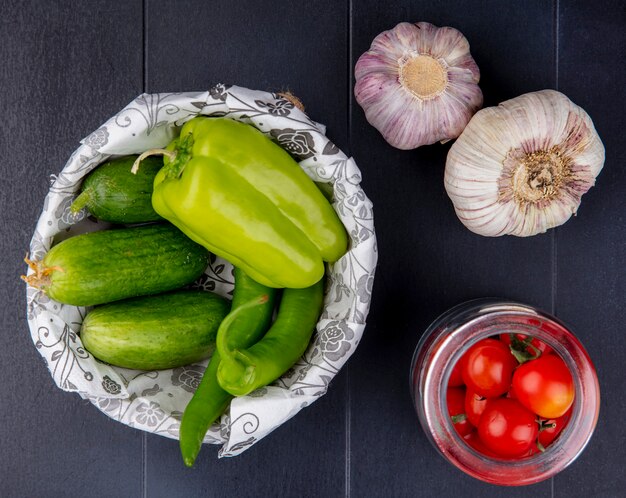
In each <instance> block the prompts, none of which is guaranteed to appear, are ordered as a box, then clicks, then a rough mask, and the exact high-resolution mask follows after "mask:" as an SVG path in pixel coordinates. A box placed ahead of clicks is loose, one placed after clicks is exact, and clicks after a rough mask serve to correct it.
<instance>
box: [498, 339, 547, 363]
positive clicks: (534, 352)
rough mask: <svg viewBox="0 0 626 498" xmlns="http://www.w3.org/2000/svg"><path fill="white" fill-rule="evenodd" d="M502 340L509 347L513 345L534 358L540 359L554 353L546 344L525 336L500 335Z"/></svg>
mask: <svg viewBox="0 0 626 498" xmlns="http://www.w3.org/2000/svg"><path fill="white" fill-rule="evenodd" d="M500 340H501V341H502V342H503V343H504V344H506V345H507V346H511V344H512V345H513V347H514V348H515V349H517V350H518V351H525V352H526V353H528V354H529V355H530V356H531V357H532V358H538V357H539V356H542V355H546V354H550V353H552V351H553V349H552V348H551V347H550V346H548V345H547V344H546V343H545V342H543V341H540V340H539V339H537V338H535V337H531V336H528V335H524V334H500Z"/></svg>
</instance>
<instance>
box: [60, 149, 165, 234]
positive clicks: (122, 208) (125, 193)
mask: <svg viewBox="0 0 626 498" xmlns="http://www.w3.org/2000/svg"><path fill="white" fill-rule="evenodd" d="M137 157H138V156H124V157H120V158H117V159H113V160H111V161H108V162H106V163H103V164H101V165H100V166H98V167H97V168H96V169H94V170H93V171H92V172H91V173H89V175H87V177H86V178H85V179H84V180H83V184H82V185H81V193H80V195H79V196H78V197H77V198H76V199H75V200H74V202H73V203H72V205H71V207H70V209H71V211H72V212H73V213H77V212H79V211H80V210H81V209H83V208H85V207H86V208H87V209H88V210H89V212H90V213H91V214H92V215H93V216H95V217H96V218H98V219H99V220H103V221H109V222H111V223H145V222H149V221H158V220H162V219H163V218H161V217H160V216H159V215H158V214H157V213H156V211H155V210H154V209H153V208H152V190H153V184H154V177H155V176H156V174H157V173H158V172H159V170H160V169H161V168H162V167H163V159H162V158H160V157H149V158H148V159H146V160H145V161H143V162H142V163H141V170H139V171H138V172H137V174H136V175H135V174H133V173H131V171H130V170H131V168H132V166H133V163H134V162H135V159H137Z"/></svg>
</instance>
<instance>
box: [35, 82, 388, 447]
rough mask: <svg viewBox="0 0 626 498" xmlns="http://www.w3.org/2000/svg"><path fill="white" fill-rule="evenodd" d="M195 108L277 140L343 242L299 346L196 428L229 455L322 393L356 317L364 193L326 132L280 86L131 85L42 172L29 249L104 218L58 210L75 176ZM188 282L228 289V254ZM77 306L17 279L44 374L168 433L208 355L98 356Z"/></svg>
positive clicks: (362, 281)
mask: <svg viewBox="0 0 626 498" xmlns="http://www.w3.org/2000/svg"><path fill="white" fill-rule="evenodd" d="M196 115H205V116H226V117H227V118H230V119H236V120H238V121H242V122H245V123H249V124H251V125H253V126H255V127H256V128H258V129H259V130H261V131H262V132H263V133H264V134H266V135H267V136H268V137H270V138H271V139H273V140H274V141H275V142H277V143H278V144H280V145H281V146H282V147H283V148H285V149H286V150H287V151H289V152H290V153H291V154H292V156H293V157H294V158H296V159H297V160H298V161H300V165H301V167H302V168H303V169H304V170H305V171H306V173H307V174H308V175H309V176H310V177H311V178H312V179H313V180H314V181H316V182H319V183H321V184H327V185H328V186H331V187H332V191H333V200H334V202H333V206H334V208H335V210H336V211H337V213H338V214H339V216H340V218H341V220H342V222H343V223H344V225H345V226H346V229H347V231H348V233H349V236H350V248H349V251H348V253H347V254H346V255H345V256H343V257H342V258H341V259H340V260H339V261H338V262H336V263H335V264H333V265H330V266H329V268H328V272H327V273H328V281H327V289H326V295H325V304H324V310H323V313H322V316H321V318H320V321H319V323H318V324H317V330H316V333H315V335H314V338H313V340H312V342H311V344H310V346H309V348H308V350H307V351H306V353H305V354H304V356H303V357H302V358H301V359H300V360H299V361H298V363H297V364H296V365H294V367H293V368H291V369H290V370H289V371H288V372H287V373H286V374H285V375H284V376H283V377H282V378H280V379H279V380H278V381H277V382H275V383H274V384H273V385H271V386H268V387H265V388H262V389H259V390H257V391H255V392H253V393H251V394H250V395H248V396H245V397H241V398H235V399H234V400H233V401H232V402H231V405H230V409H229V410H227V411H226V413H225V414H224V415H223V416H222V417H221V420H220V421H219V423H215V424H214V425H213V426H212V427H211V429H210V430H209V432H208V433H207V435H206V438H205V440H204V442H205V443H214V444H223V446H222V448H221V450H220V452H219V455H220V456H234V455H237V454H239V453H241V452H243V451H245V450H246V449H247V448H249V447H250V446H251V445H252V444H254V443H255V442H257V441H259V440H260V439H261V438H263V437H264V436H266V435H267V434H269V433H270V432H271V431H272V430H274V429H275V428H277V427H278V426H279V425H281V424H282V423H284V422H286V421H287V420H289V419H290V418H291V417H292V416H294V415H295V414H296V413H298V412H299V411H300V410H301V409H302V408H304V407H306V406H308V405H309V404H311V403H313V402H314V401H315V400H316V399H318V398H319V397H320V396H322V395H324V394H325V393H326V391H327V389H328V386H329V383H330V381H331V380H332V379H333V377H334V376H335V375H336V374H337V373H338V372H339V369H340V368H341V367H342V366H343V364H344V363H345V362H346V361H347V359H348V358H349V357H350V356H351V355H352V353H354V351H355V348H356V346H357V345H358V343H359V340H360V339H361V335H362V334H363V329H364V328H365V321H366V318H367V314H368V311H369V306H370V297H371V292H372V285H373V279H374V270H375V267H376V261H377V247H376V236H375V232H374V222H373V213H372V204H371V202H370V201H369V199H368V198H367V196H366V195H365V193H364V192H363V190H362V189H361V187H360V180H361V174H360V171H359V169H358V168H357V166H356V164H355V163H354V161H353V160H352V159H351V158H348V157H347V156H346V155H345V154H343V152H341V151H340V150H339V149H338V148H337V147H336V146H335V145H334V144H333V143H332V142H330V141H329V140H328V138H326V136H325V128H324V127H323V126H322V125H320V124H318V123H315V122H314V121H311V120H310V119H309V118H308V117H307V116H306V115H305V114H304V113H303V112H301V111H300V110H298V109H297V108H295V107H294V105H293V104H292V103H291V102H290V101H288V100H286V99H285V98H282V97H280V96H278V95H276V94H273V93H266V92H260V91H253V90H248V89H245V88H241V87H236V86H227V85H223V84H218V85H216V86H214V87H213V88H212V89H211V90H209V91H208V92H200V93H172V94H143V95H140V96H139V97H137V98H136V99H135V100H133V101H132V102H131V103H130V104H128V106H126V107H125V108H124V109H122V111H120V112H119V113H118V114H117V115H115V116H114V117H112V118H111V119H109V120H108V121H107V122H106V123H104V124H103V125H102V126H101V127H100V128H98V129H97V130H96V131H94V132H93V133H91V134H90V135H89V136H88V137H86V138H85V139H84V140H82V141H81V144H82V145H81V146H80V147H79V148H78V149H77V150H76V151H75V152H74V153H73V154H72V155H71V157H70V159H69V161H68V162H67V164H66V165H65V167H64V168H63V171H62V172H61V173H59V175H57V176H55V177H54V176H53V178H52V179H53V183H52V185H51V187H50V191H49V193H48V195H47V196H46V198H45V201H44V207H43V212H42V214H41V216H40V218H39V221H38V224H37V228H36V230H35V233H34V235H33V238H32V241H31V245H30V256H31V258H33V259H41V258H43V256H44V255H45V253H46V252H47V251H48V250H49V249H50V247H51V245H52V243H53V240H54V241H55V242H56V241H58V240H61V239H63V238H66V237H68V236H71V235H73V234H76V233H80V232H84V231H90V230H97V229H102V228H105V227H106V226H107V225H106V224H104V223H102V222H97V221H95V220H93V219H92V218H88V217H87V213H85V212H84V211H83V212H81V213H78V214H76V215H74V214H72V213H71V212H70V210H69V206H70V204H71V202H72V200H73V199H74V198H75V196H76V193H77V191H78V189H79V187H80V183H81V179H82V178H83V177H84V176H85V175H86V174H87V173H89V172H90V171H91V170H92V169H93V168H95V167H96V166H97V165H98V164H100V163H101V162H103V161H105V160H107V159H109V158H110V157H112V156H119V155H125V154H138V153H141V152H143V151H144V150H146V149H149V148H152V147H163V146H165V145H166V144H167V143H169V142H170V141H171V140H172V139H173V138H174V137H175V136H176V134H177V132H178V130H179V129H180V126H181V125H182V124H183V123H185V122H186V121H188V120H189V119H191V118H193V117H195V116H196ZM194 286H195V287H198V288H203V289H206V290H209V291H212V292H216V293H218V294H221V295H223V296H226V297H230V295H231V294H232V288H233V275H232V266H231V265H230V263H228V262H227V261H224V260H221V259H220V258H216V257H212V258H211V262H210V265H209V267H208V268H207V270H206V272H205V274H204V275H203V276H202V277H201V278H200V279H199V280H198V281H197V282H195V283H194ZM87 311H88V309H85V308H79V307H75V306H68V305H63V304H60V303H58V302H56V301H53V300H51V299H49V298H48V297H47V296H46V295H45V294H43V293H42V292H40V291H37V290H35V289H33V288H31V287H28V289H27V313H28V322H29V327H30V330H31V335H32V339H33V342H34V344H35V346H36V347H37V349H38V350H39V352H40V354H41V355H42V357H43V358H44V361H45V362H46V365H47V366H48V369H49V370H50V373H51V375H52V377H53V379H54V382H55V383H56V384H57V386H58V387H60V388H61V389H63V390H65V391H73V392H77V393H78V394H79V395H80V396H81V397H83V398H85V399H88V400H89V401H90V402H91V403H93V404H94V405H95V406H96V407H97V408H99V409H100V410H101V411H102V412H104V413H105V414H106V415H108V416H109V417H111V418H113V419H115V420H117V421H119V422H122V423H124V424H126V425H129V426H131V427H135V428H138V429H142V430H145V431H148V432H152V433H156V434H161V435H164V436H167V437H171V438H176V439H177V438H178V429H179V426H180V420H181V417H182V413H183V411H184V409H185V406H186V405H187V402H188V401H189V400H190V399H191V396H192V394H193V392H194V390H195V388H196V387H197V386H198V383H199V381H200V379H201V376H202V373H203V372H204V369H205V368H206V365H207V363H208V360H206V361H204V362H200V363H197V364H193V365H188V366H185V367H181V368H175V369H171V370H161V371H153V372H143V371H136V370H128V369H123V368H118V367H113V366H110V365H107V364H104V363H102V362H99V361H97V360H95V359H94V358H93V357H92V356H91V355H90V354H89V353H88V352H87V351H86V350H85V349H84V348H83V347H82V344H81V341H80V335H79V332H80V324H81V322H82V319H83V317H84V316H85V314H86V312H87Z"/></svg>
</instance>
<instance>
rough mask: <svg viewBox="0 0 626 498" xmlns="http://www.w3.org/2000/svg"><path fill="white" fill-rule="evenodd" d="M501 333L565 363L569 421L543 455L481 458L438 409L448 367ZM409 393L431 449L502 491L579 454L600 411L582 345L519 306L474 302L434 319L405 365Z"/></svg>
mask: <svg viewBox="0 0 626 498" xmlns="http://www.w3.org/2000/svg"><path fill="white" fill-rule="evenodd" d="M502 333H513V334H525V335H530V336H533V337H536V338H537V339H539V340H541V341H543V342H545V343H546V344H547V345H548V346H550V347H551V348H552V349H554V351H555V353H556V354H558V355H559V356H560V357H561V358H562V359H563V360H564V361H565V363H566V364H567V366H568V368H569V369H570V371H571V373H572V377H573V378H574V385H575V395H574V403H573V406H572V412H571V418H570V420H569V422H568V423H567V425H566V426H565V427H564V428H563V431H562V432H561V434H560V435H559V436H558V437H557V438H556V439H555V440H554V442H553V443H552V444H550V445H549V446H548V447H547V448H546V451H544V452H541V453H537V454H535V455H532V456H528V457H523V458H518V459H499V458H492V457H489V456H485V455H483V454H481V453H479V452H477V451H476V450H474V449H473V448H472V447H470V446H469V445H468V444H466V443H465V442H464V441H463V439H462V438H461V436H459V435H458V434H457V432H456V430H455V429H454V427H453V425H452V422H451V420H450V417H449V416H448V411H447V406H446V387H447V385H448V379H449V378H450V373H451V371H452V368H453V366H454V365H455V364H456V362H457V361H458V360H459V359H460V358H461V356H463V354H464V353H465V352H466V351H467V349H468V348H469V347H470V346H471V345H473V344H474V343H476V342H477V341H479V340H481V339H485V338H487V337H490V336H494V335H499V334H502ZM410 384H411V394H412V397H413V403H414V405H415V409H416V410H417V415H418V417H419V420H420V423H421V424H422V427H423V429H424V431H425V432H426V435H427V436H428V438H429V440H430V441H431V443H432V444H433V445H434V447H435V448H436V449H437V450H438V451H439V453H441V454H442V455H443V457H444V458H445V459H447V460H448V461H449V462H450V463H452V464H453V465H455V466H456V467H458V468H459V469H461V470H462V471H463V472H466V473H467V474H469V475H471V476H473V477H475V478H477V479H480V480H483V481H486V482H489V483H492V484H499V485H505V486H521V485H526V484H533V483H536V482H539V481H542V480H544V479H548V478H549V477H552V476H553V475H555V474H557V473H558V472H560V471H561V470H563V469H564V468H565V467H567V466H568V465H569V464H570V463H572V462H573V461H574V460H575V459H576V457H578V455H579V454H580V453H581V452H582V450H583V449H584V447H585V445H586V444H587V442H588V441H589V439H590V438H591V435H592V433H593V430H594V428H595V426H596V422H597V420H598V412H599V409H600V388H599V385H598V378H597V376H596V371H595V368H594V366H593V364H592V362H591V359H590V358H589V355H588V354H587V352H586V351H585V349H584V347H583V345H582V344H581V343H580V342H579V341H578V339H577V338H576V337H575V336H574V334H573V333H572V332H571V331H570V330H568V328H567V327H566V326H565V325H564V324H563V323H561V322H560V321H559V320H558V319H556V318H554V317H552V316H550V315H549V314H547V313H545V312H543V311H540V310H538V309H535V308H533V307H531V306H527V305H524V304H520V303H515V302H508V301H501V300H496V299H478V300H474V301H469V302H466V303H463V304H460V305H458V306H456V307H454V308H452V309H450V310H449V311H447V312H446V313H444V314H443V315H441V316H440V317H439V318H437V319H436V320H435V321H434V322H433V323H432V324H431V325H430V327H428V329H427V330H426V332H425V333H424V335H423V336H422V338H421V339H420V341H419V344H418V345H417V348H416V350H415V353H414V355H413V361H412V363H411V377H410Z"/></svg>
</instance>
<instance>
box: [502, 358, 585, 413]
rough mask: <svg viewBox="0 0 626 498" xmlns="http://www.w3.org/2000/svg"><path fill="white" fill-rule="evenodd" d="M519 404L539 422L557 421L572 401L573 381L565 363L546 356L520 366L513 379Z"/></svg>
mask: <svg viewBox="0 0 626 498" xmlns="http://www.w3.org/2000/svg"><path fill="white" fill-rule="evenodd" d="M513 390H514V391H515V396H516V397H517V399H518V400H519V402H520V403H521V404H522V405H524V406H525V407H526V408H528V409H529V410H531V411H533V412H534V413H536V414H537V415H539V416H540V417H542V418H547V419H552V418H559V417H561V416H563V415H564V414H565V412H567V410H569V408H570V406H572V403H573V401H574V379H573V378H572V374H571V372H570V371H569V369H568V368H567V365H566V364H565V362H564V361H563V360H562V359H561V358H560V357H558V356H556V355H553V354H549V355H547V356H542V357H541V358H537V359H536V360H531V361H528V362H526V363H524V364H523V365H520V366H519V367H518V368H517V370H515V374H514V375H513Z"/></svg>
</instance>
